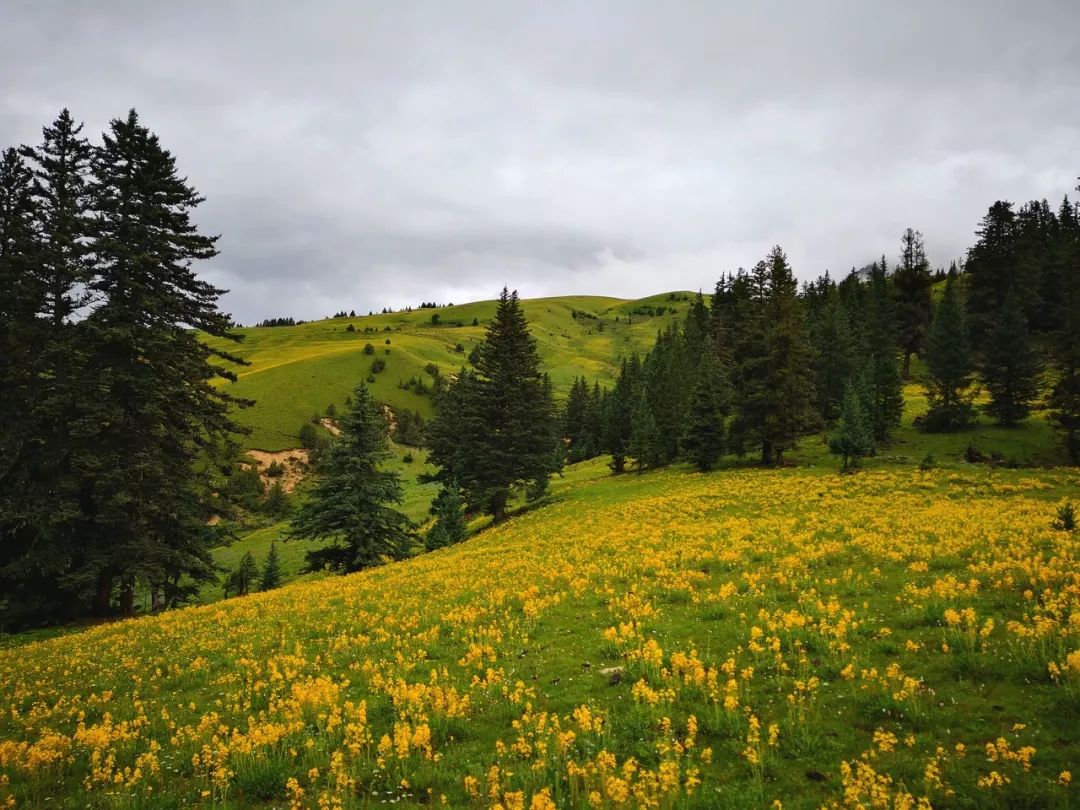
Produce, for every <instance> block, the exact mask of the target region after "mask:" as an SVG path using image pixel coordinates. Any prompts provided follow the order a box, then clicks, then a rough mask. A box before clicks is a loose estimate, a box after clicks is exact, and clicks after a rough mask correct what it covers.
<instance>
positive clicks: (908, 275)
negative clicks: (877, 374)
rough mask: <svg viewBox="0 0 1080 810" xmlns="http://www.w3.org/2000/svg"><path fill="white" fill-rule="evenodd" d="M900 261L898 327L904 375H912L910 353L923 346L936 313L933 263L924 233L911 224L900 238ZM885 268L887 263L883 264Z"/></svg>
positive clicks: (896, 276)
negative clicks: (924, 241)
mask: <svg viewBox="0 0 1080 810" xmlns="http://www.w3.org/2000/svg"><path fill="white" fill-rule="evenodd" d="M900 245H901V250H900V264H899V265H898V266H897V268H896V271H895V272H894V273H893V277H892V282H893V291H894V293H895V297H896V331H897V337H898V339H899V342H900V347H901V349H902V350H903V354H904V368H903V377H904V379H907V378H908V377H910V376H911V356H912V355H914V354H919V353H921V352H922V350H923V346H924V343H925V340H926V333H927V330H928V329H929V327H930V322H931V319H932V317H933V311H934V309H933V302H932V299H931V294H930V288H931V285H932V284H933V279H932V278H931V277H930V263H929V262H928V261H927V260H926V248H925V246H924V244H923V235H922V234H921V233H919V232H918V231H915V230H912V229H911V228H908V229H907V230H906V231H904V233H903V235H902V236H901V238H900ZM882 269H884V263H883V265H882Z"/></svg>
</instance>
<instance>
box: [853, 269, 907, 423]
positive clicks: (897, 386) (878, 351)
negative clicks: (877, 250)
mask: <svg viewBox="0 0 1080 810" xmlns="http://www.w3.org/2000/svg"><path fill="white" fill-rule="evenodd" d="M858 286H859V288H860V293H859V294H858V295H853V296H851V298H850V299H849V300H850V304H851V316H852V317H853V318H855V319H857V320H858V322H859V329H860V331H861V333H862V343H861V350H862V358H863V359H862V364H861V365H862V368H861V372H860V373H861V380H862V383H861V385H860V386H859V391H860V393H861V395H862V396H863V397H864V398H865V399H864V408H865V410H866V413H867V417H868V419H869V421H870V426H871V430H872V431H873V434H874V439H875V441H877V442H886V441H888V440H889V436H890V434H891V433H892V431H893V430H895V429H896V428H897V427H898V426H899V425H900V418H901V416H902V415H903V410H904V389H903V381H902V379H901V370H900V364H899V360H898V351H899V350H898V348H897V344H896V325H895V324H896V321H895V317H894V314H895V309H894V299H893V297H892V295H891V293H890V289H889V278H888V276H886V274H885V270H884V267H883V265H880V264H876V263H875V264H874V265H873V266H872V267H871V269H870V279H869V282H868V283H867V284H866V285H865V286H866V287H867V290H866V292H865V294H864V293H862V292H861V288H862V287H863V285H862V284H861V283H860V284H859V285H858Z"/></svg>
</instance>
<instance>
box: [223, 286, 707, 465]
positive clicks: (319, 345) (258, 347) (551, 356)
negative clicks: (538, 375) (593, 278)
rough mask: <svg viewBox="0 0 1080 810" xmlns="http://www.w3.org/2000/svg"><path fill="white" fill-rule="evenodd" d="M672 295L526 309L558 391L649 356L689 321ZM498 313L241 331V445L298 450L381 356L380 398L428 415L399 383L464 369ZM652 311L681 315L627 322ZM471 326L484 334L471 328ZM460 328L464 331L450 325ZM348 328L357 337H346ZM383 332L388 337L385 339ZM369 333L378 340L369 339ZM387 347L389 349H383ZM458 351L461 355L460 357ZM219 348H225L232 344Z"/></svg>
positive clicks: (422, 402)
mask: <svg viewBox="0 0 1080 810" xmlns="http://www.w3.org/2000/svg"><path fill="white" fill-rule="evenodd" d="M669 295H670V294H669V293H664V294H661V295H656V296H652V297H650V298H644V299H641V300H639V301H624V300H621V299H617V298H603V297H599V296H567V297H561V298H537V299H532V300H527V301H524V302H523V309H524V311H525V314H526V317H527V318H528V319H529V324H530V326H531V329H532V332H533V335H534V336H535V337H536V339H537V343H538V346H539V351H540V357H541V361H542V363H543V365H544V368H545V370H546V371H547V372H548V373H549V374H550V375H551V378H552V382H553V384H554V385H555V388H556V391H565V390H566V389H567V388H569V386H570V383H571V382H572V381H573V379H574V377H575V376H579V375H581V374H585V375H586V376H588V377H589V378H594V377H595V378H597V379H599V380H601V381H602V382H603V381H610V380H612V379H614V375H615V373H616V371H617V363H618V358H620V357H621V356H624V355H628V354H629V353H630V352H631V351H634V350H637V351H646V350H647V349H648V348H649V347H650V346H651V345H652V342H653V340H654V338H655V337H656V331H657V330H658V329H661V328H663V327H664V326H666V325H668V324H669V323H672V322H673V320H674V319H680V318H682V317H685V313H686V307H687V301H683V300H680V301H669V300H667V299H668V296H669ZM678 295H680V296H685V295H688V294H687V293H679V294H678ZM495 304H496V302H495V301H479V302H475V303H471V304H463V305H459V306H454V307H444V308H442V309H438V310H429V309H425V310H416V311H414V312H411V313H405V312H402V313H394V314H389V315H372V316H365V317H358V318H337V319H332V320H326V321H315V322H312V323H306V324H302V325H300V326H293V327H271V328H246V329H238V330H237V331H238V333H240V334H241V335H243V336H244V341H243V343H241V344H240V345H239V347H238V348H237V347H236V346H232V345H228V346H227V348H229V349H231V350H233V351H237V353H238V354H239V355H240V356H242V357H243V358H244V359H246V360H248V361H249V362H250V363H251V365H250V366H247V367H244V368H240V369H238V374H239V377H240V379H239V381H238V382H237V383H234V384H230V385H229V391H230V393H232V394H235V395H236V396H238V397H244V398H247V399H254V400H255V401H256V405H255V407H253V408H250V409H247V410H245V411H242V412H240V414H239V420H240V421H241V422H242V423H244V424H247V425H249V426H250V427H251V428H252V433H251V435H250V436H248V437H247V438H246V439H244V444H245V446H246V447H250V448H257V449H260V450H284V449H287V448H291V447H296V446H297V440H296V432H297V430H299V428H300V425H301V424H302V423H303V421H304V420H305V419H307V418H308V417H310V416H311V415H312V414H313V413H316V412H317V413H320V414H321V413H323V412H324V411H325V410H326V406H327V405H329V404H331V403H333V404H334V405H335V406H336V407H338V408H339V409H340V408H341V407H342V406H343V404H344V401H345V397H346V395H347V394H348V393H349V392H350V391H351V390H352V389H353V388H354V387H355V386H356V384H357V383H358V382H360V381H361V380H363V379H364V378H365V377H366V376H367V374H368V370H369V369H370V367H371V362H372V360H373V359H374V358H375V357H381V358H383V359H384V360H385V361H386V369H385V370H384V371H383V372H381V373H380V374H378V375H376V377H375V382H374V383H372V384H370V388H371V390H372V393H373V394H374V396H375V397H376V398H377V399H378V400H380V401H382V402H385V403H388V404H390V405H392V406H394V407H397V408H409V409H414V410H418V411H420V412H421V413H422V414H424V415H425V416H430V415H431V413H432V404H431V400H430V398H428V397H424V396H420V395H418V394H416V393H414V392H412V391H404V390H402V389H401V388H399V387H398V383H399V382H401V381H403V380H408V379H409V378H410V377H412V376H413V375H417V376H422V375H424V367H425V366H426V365H427V364H428V363H434V364H436V365H437V366H439V368H440V369H442V370H443V371H444V372H445V373H453V372H454V371H456V369H458V368H460V367H461V365H462V364H463V363H464V362H465V356H466V355H467V354H468V352H469V351H470V350H471V349H472V347H473V346H475V345H476V343H477V342H478V341H479V340H480V339H481V338H482V337H483V334H484V328H485V324H486V322H487V321H488V320H489V319H490V318H491V317H492V315H493V314H494V312H495ZM655 305H663V306H667V307H672V306H674V307H676V308H677V312H676V313H675V314H674V315H673V314H672V313H671V312H670V310H669V311H668V312H666V313H665V314H664V315H662V316H658V317H642V316H634V317H633V319H632V323H629V324H628V323H627V313H628V312H630V311H631V310H633V309H634V308H635V307H638V306H655ZM575 309H576V310H579V311H582V312H589V313H593V314H595V315H596V316H597V317H598V318H599V319H603V330H602V331H601V330H600V329H599V328H598V323H599V321H598V320H592V319H587V318H581V319H575V318H573V316H572V311H573V310H575ZM433 312H437V313H438V315H439V318H440V321H441V323H442V325H439V326H433V325H432V324H431V315H432V313H433ZM616 316H618V317H619V322H618V323H616V322H615V320H614V319H615V317H616ZM474 318H475V319H477V320H478V321H479V325H478V326H472V322H473V319H474ZM458 321H460V322H461V323H463V324H465V325H464V326H460V327H458V326H453V325H452V324H454V323H456V322H458ZM350 323H351V324H352V325H353V326H354V327H355V328H356V330H357V331H356V332H346V331H345V329H346V327H347V326H348V325H349V324H350ZM386 327H389V328H390V330H391V331H389V332H384V331H383V330H384V329H385V328H386ZM365 328H369V329H372V330H374V331H373V332H368V333H365V332H364V329H365ZM388 339H389V341H390V343H389V345H387V344H386V342H385V341H386V340H388ZM367 343H371V344H372V345H373V346H374V347H375V350H376V353H375V355H372V356H369V355H365V354H364V353H363V347H364V345H365V344H367ZM458 344H461V345H462V347H463V348H464V353H459V352H456V351H455V350H454V349H455V347H456V346H457V345H458ZM215 345H222V346H224V345H226V342H224V341H220V342H216V343H215ZM387 350H389V352H387ZM427 381H428V382H430V378H428V380H427Z"/></svg>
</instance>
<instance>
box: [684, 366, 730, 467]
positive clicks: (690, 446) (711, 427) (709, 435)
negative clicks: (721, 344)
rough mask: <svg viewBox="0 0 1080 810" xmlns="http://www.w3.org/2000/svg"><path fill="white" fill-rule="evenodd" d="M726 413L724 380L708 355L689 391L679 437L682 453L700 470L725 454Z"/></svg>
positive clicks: (713, 463) (711, 465)
mask: <svg viewBox="0 0 1080 810" xmlns="http://www.w3.org/2000/svg"><path fill="white" fill-rule="evenodd" d="M726 414H727V391H726V390H725V381H724V380H723V378H722V374H721V372H720V370H719V368H718V366H717V364H716V361H714V360H713V359H712V358H711V357H710V358H708V359H707V360H706V361H705V362H704V363H703V364H702V368H701V369H700V371H699V373H698V380H697V383H695V385H694V390H693V392H692V393H691V395H690V408H689V411H688V412H687V417H686V428H685V432H684V433H683V437H682V451H683V453H684V454H685V456H686V458H687V460H689V461H690V462H691V463H692V464H693V465H694V466H695V467H697V468H698V469H699V470H701V471H702V472H708V471H709V470H711V469H712V468H713V467H714V466H715V465H716V462H717V461H718V460H719V459H720V457H721V456H722V455H723V454H724V446H725V443H724V435H725V429H724V417H725V416H726Z"/></svg>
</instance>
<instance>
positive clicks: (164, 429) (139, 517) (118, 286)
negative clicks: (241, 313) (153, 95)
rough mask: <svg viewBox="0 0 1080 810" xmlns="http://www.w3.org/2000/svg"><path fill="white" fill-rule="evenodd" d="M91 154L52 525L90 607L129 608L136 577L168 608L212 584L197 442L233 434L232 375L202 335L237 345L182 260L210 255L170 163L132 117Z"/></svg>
mask: <svg viewBox="0 0 1080 810" xmlns="http://www.w3.org/2000/svg"><path fill="white" fill-rule="evenodd" d="M103 140H104V144H103V146H102V147H101V149H100V150H99V151H98V154H97V157H96V160H95V174H96V181H95V183H94V184H93V187H92V195H93V208H94V209H95V211H96V218H95V221H94V237H95V239H94V246H93V256H94V261H95V268H94V270H95V273H94V277H93V278H92V279H91V282H90V284H89V289H90V291H91V293H92V294H93V295H94V297H95V308H94V310H93V312H92V313H91V314H90V315H89V316H88V317H86V318H85V319H84V320H83V321H81V322H80V325H79V332H78V335H79V341H78V345H79V349H80V351H81V352H84V353H85V355H86V357H87V358H92V362H79V363H78V364H77V366H76V367H75V368H72V379H71V380H70V383H69V384H70V385H71V386H72V387H73V388H77V389H78V390H79V391H80V396H79V399H78V413H77V414H76V415H75V416H74V418H72V419H71V420H70V423H69V424H68V425H67V436H68V439H67V443H68V445H69V449H70V459H71V460H70V465H71V469H72V470H75V471H77V475H78V480H77V481H75V482H74V488H75V489H76V491H77V492H78V498H77V503H78V509H79V514H78V515H77V516H75V517H74V518H73V519H72V520H71V523H70V525H69V526H67V527H66V528H65V529H64V531H65V532H67V533H69V536H72V537H76V538H77V540H78V544H77V546H76V547H74V548H70V549H69V550H68V554H69V558H70V566H71V571H70V573H69V574H68V575H67V576H65V577H64V581H65V585H66V586H67V587H69V588H70V589H71V590H72V591H73V592H74V593H76V594H78V595H79V596H80V598H82V597H84V596H85V597H86V598H88V599H89V601H91V602H92V604H93V607H94V611H95V612H96V613H98V614H99V615H100V614H105V613H107V612H109V611H110V607H111V603H112V600H113V597H114V595H116V594H117V591H118V596H119V600H118V601H119V610H120V612H121V613H123V614H125V615H126V614H130V613H131V612H132V611H133V609H134V594H135V588H136V585H137V583H139V582H142V583H144V584H145V585H146V587H147V588H148V589H149V590H150V591H151V592H152V593H155V594H157V593H160V594H162V595H163V597H164V601H165V603H166V604H175V603H176V602H178V601H180V600H183V599H186V598H188V597H190V596H191V595H193V594H194V593H195V592H197V590H198V588H199V584H200V583H201V582H204V581H210V580H212V579H214V578H215V576H216V574H215V565H214V561H213V558H212V556H211V549H212V548H213V547H214V546H215V545H217V544H219V543H220V542H221V540H222V532H223V531H224V530H223V529H222V528H220V527H214V526H210V525H208V521H209V518H210V517H211V516H212V515H213V514H215V512H216V503H215V501H216V498H215V492H216V490H217V487H218V485H219V483H220V482H219V481H218V480H216V476H217V473H218V470H217V469H214V468H213V465H207V464H200V463H197V462H198V461H199V457H200V450H201V448H202V447H204V446H206V445H208V444H209V443H210V442H211V441H213V440H214V439H215V438H217V437H227V436H228V435H229V434H232V433H238V432H241V429H240V428H239V427H238V426H237V425H236V424H235V423H234V422H233V421H232V419H231V417H230V415H229V411H230V408H231V406H232V405H233V404H244V403H239V402H238V401H237V400H235V399H234V398H233V397H231V396H230V395H229V394H228V393H227V392H225V391H223V390H222V389H220V388H218V387H217V386H215V385H213V384H212V382H213V381H214V380H215V378H221V379H226V380H234V379H235V375H234V374H233V373H232V372H231V371H229V370H227V369H226V368H224V367H222V366H219V365H217V364H216V363H214V362H213V361H214V360H224V361H226V362H240V361H239V360H238V359H237V358H235V357H233V356H232V355H230V354H228V353H227V352H224V351H220V350H216V349H211V348H210V347H209V346H208V345H207V344H206V343H205V342H204V340H203V337H202V336H203V335H207V334H208V335H211V336H215V337H220V338H226V339H228V338H232V339H238V338H236V337H235V336H234V335H233V334H232V333H231V332H230V327H231V319H230V318H229V316H228V315H227V314H225V313H222V312H221V311H220V310H218V308H217V299H218V297H219V296H220V295H221V291H220V290H218V289H216V288H215V287H213V286H212V285H210V284H208V283H206V282H205V281H202V280H200V279H199V278H198V277H197V276H196V273H195V270H194V267H193V265H194V263H195V262H197V261H199V260H204V259H209V258H211V257H212V256H214V255H215V253H216V250H215V248H214V243H215V241H216V237H207V236H203V235H201V234H200V233H199V232H198V230H197V228H196V226H195V225H194V224H193V222H192V214H193V212H194V210H195V208H196V207H197V206H198V204H199V203H200V202H202V198H201V197H199V196H198V194H197V193H196V192H195V191H194V189H192V188H191V187H190V186H188V185H187V183H186V181H185V180H184V178H182V177H181V176H180V175H179V174H178V173H177V171H176V161H175V158H174V157H173V156H172V155H171V154H170V153H169V152H168V151H166V150H165V149H164V148H162V146H161V144H160V142H159V140H158V138H157V136H156V135H154V134H153V133H151V132H150V131H149V130H147V129H146V128H145V127H144V126H142V124H141V123H140V122H139V119H138V116H137V114H136V113H135V111H134V110H132V111H131V112H130V114H129V115H128V117H127V118H126V119H124V120H119V119H118V120H114V121H113V122H112V123H111V126H110V129H109V131H108V132H106V133H105V134H104V136H103Z"/></svg>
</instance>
